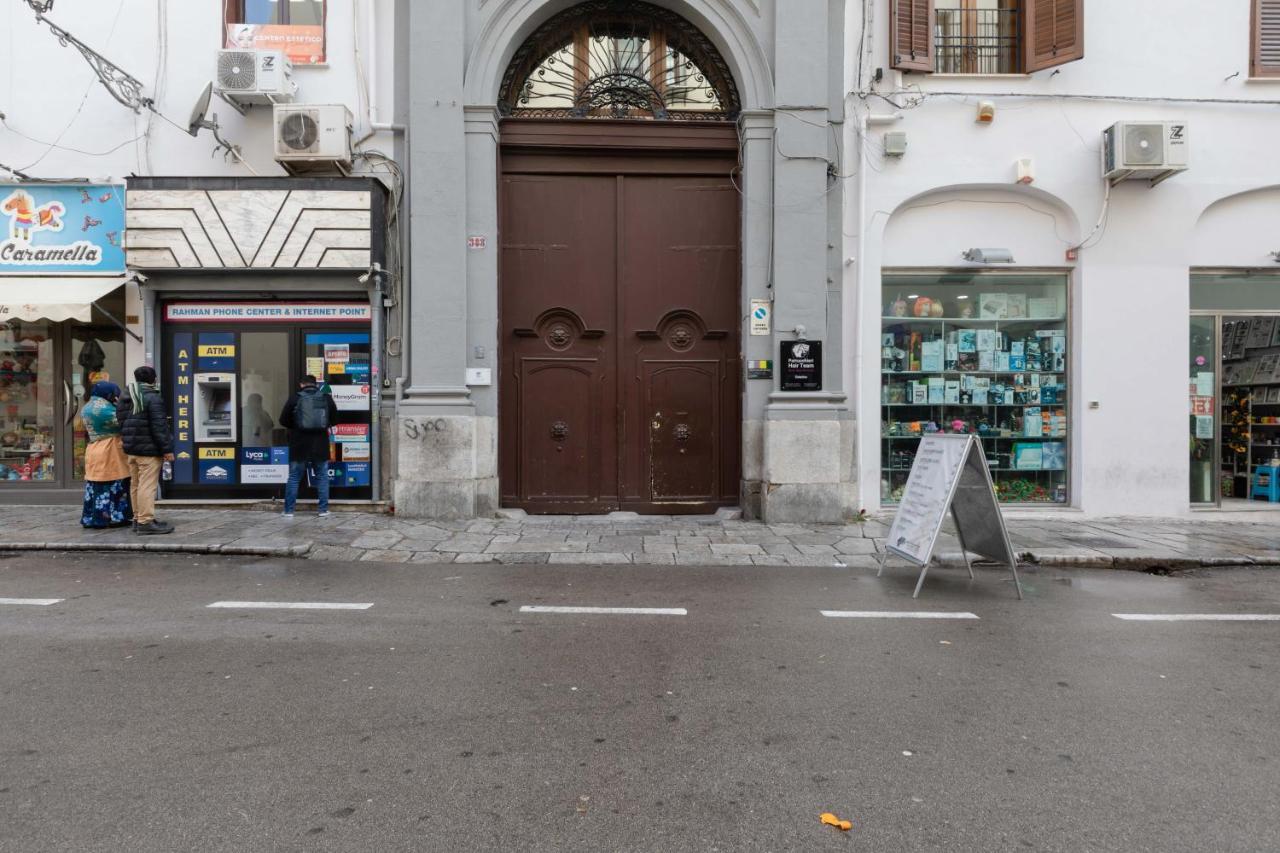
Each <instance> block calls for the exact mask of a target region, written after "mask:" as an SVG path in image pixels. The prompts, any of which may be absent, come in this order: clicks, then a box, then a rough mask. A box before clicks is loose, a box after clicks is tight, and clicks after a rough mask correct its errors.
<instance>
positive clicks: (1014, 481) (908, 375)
mask: <svg viewBox="0 0 1280 853" xmlns="http://www.w3.org/2000/svg"><path fill="white" fill-rule="evenodd" d="M883 281H884V310H883V316H882V318H881V339H880V353H881V398H880V403H881V430H880V432H881V483H880V490H881V502H882V503H883V504H885V505H894V504H897V503H898V502H900V500H901V497H902V492H903V490H904V488H905V486H906V481H907V476H908V475H909V473H910V469H911V463H912V461H913V460H914V456H915V449H916V447H917V445H918V443H919V441H920V439H921V437H922V436H925V435H929V434H933V433H952V434H971V435H977V436H978V437H979V438H980V439H981V440H982V444H983V450H984V451H985V453H986V456H987V464H988V466H989V470H990V472H991V476H992V480H993V481H994V483H995V487H996V493H997V495H998V496H999V498H1000V500H1001V501H1004V502H1007V503H1029V504H1066V503H1068V502H1069V500H1070V494H1069V469H1070V465H1069V461H1068V448H1069V398H1068V388H1069V382H1068V375H1069V363H1068V324H1067V306H1068V301H1067V278H1066V276H1065V275H1061V274H1049V275H1045V274H1034V275H1033V274H1025V275H1015V274H993V273H984V272H977V273H974V272H964V273H943V274H932V275H918V274H901V275H896V274H895V275H890V274H885V276H884V278H883Z"/></svg>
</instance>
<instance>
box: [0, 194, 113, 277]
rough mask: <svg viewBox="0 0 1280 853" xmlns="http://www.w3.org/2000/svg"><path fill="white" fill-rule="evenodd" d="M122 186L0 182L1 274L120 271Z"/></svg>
mask: <svg viewBox="0 0 1280 853" xmlns="http://www.w3.org/2000/svg"><path fill="white" fill-rule="evenodd" d="M124 196H125V190H124V187H123V186H111V185H103V184H17V185H11V186H5V187H0V275H57V274H68V273H73V274H76V275H95V274H104V275H121V274H122V273H124V271H125V263H124Z"/></svg>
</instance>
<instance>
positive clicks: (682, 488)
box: [643, 361, 721, 503]
mask: <svg viewBox="0 0 1280 853" xmlns="http://www.w3.org/2000/svg"><path fill="white" fill-rule="evenodd" d="M720 370H721V364H720V363H719V362H718V361H646V362H645V364H644V396H645V404H646V405H645V409H646V410H647V411H648V412H649V434H648V436H647V439H648V441H647V443H648V448H647V452H646V453H645V454H644V456H643V459H644V462H645V463H646V468H647V471H646V473H647V474H648V480H649V483H648V485H649V496H650V498H651V499H652V500H653V501H654V502H656V503H660V502H666V501H686V502H687V501H700V502H714V501H715V500H716V499H717V497H718V491H719V489H718V484H719V473H720V471H719V468H720V459H719V454H718V453H717V450H718V445H719V443H720V442H719V426H720V412H719V408H720V406H719V398H720V395H719V393H718V389H719V386H720V382H721V376H720Z"/></svg>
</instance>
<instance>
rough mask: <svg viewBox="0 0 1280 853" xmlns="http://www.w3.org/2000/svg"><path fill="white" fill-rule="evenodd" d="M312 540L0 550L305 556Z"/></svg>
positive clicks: (32, 545) (12, 545) (13, 545)
mask: <svg viewBox="0 0 1280 853" xmlns="http://www.w3.org/2000/svg"><path fill="white" fill-rule="evenodd" d="M311 548H312V544H311V543H310V542H304V543H302V544H301V545H278V546H277V545H261V546H258V545H220V544H218V543H216V542H209V543H204V542H171V543H170V542H6V543H5V544H3V545H0V553H8V552H14V551H125V552H130V553H135V554H136V553H145V554H219V555H221V556H224V557H305V556H307V554H308V553H309V552H310V551H311Z"/></svg>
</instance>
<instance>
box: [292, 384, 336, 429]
mask: <svg viewBox="0 0 1280 853" xmlns="http://www.w3.org/2000/svg"><path fill="white" fill-rule="evenodd" d="M293 423H294V428H295V429H301V430H308V431H319V430H326V429H328V428H329V396H328V395H327V394H325V393H323V392H322V391H321V390H320V388H319V386H317V387H315V388H305V389H303V390H301V391H299V392H298V405H297V407H296V408H295V409H294V410H293Z"/></svg>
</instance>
